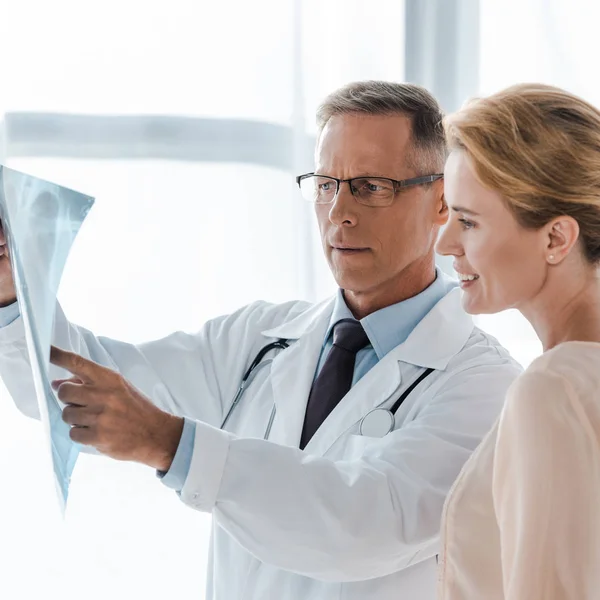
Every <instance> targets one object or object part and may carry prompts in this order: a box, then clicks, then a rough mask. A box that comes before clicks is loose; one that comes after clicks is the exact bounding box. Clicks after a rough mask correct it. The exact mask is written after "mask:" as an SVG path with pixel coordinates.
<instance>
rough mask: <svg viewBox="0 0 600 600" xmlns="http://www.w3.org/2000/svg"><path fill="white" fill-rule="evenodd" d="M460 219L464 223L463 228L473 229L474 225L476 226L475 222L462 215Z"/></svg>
mask: <svg viewBox="0 0 600 600" xmlns="http://www.w3.org/2000/svg"><path fill="white" fill-rule="evenodd" d="M458 220H459V221H460V222H461V223H462V226H463V229H473V227H475V223H473V221H469V220H468V219H465V218H464V217H461V218H460V219H458Z"/></svg>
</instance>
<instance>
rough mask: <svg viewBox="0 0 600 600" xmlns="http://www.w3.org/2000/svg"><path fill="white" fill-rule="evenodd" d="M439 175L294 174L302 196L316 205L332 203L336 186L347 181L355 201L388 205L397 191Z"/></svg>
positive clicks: (429, 181) (428, 180) (335, 194)
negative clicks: (392, 176)
mask: <svg viewBox="0 0 600 600" xmlns="http://www.w3.org/2000/svg"><path fill="white" fill-rule="evenodd" d="M443 177H444V175H443V174H442V173H437V174H435V175H423V176H422V177H412V178H411V179H402V180H400V181H398V180H397V179H390V178H388V177H353V178H352V179H338V178H337V177H328V176H327V175H317V174H315V173H306V174H305V175H298V177H296V183H297V184H298V187H299V188H300V192H301V193H302V197H303V198H304V199H305V200H308V201H309V202H315V203H316V204H330V203H331V202H333V200H334V198H335V197H336V196H337V195H338V193H339V191H340V185H341V184H342V183H347V184H348V185H349V186H350V191H351V192H352V195H353V196H354V197H355V198H356V200H357V202H360V203H361V204H364V205H365V206H374V207H382V206H390V205H391V204H392V202H393V201H394V198H395V196H396V194H397V193H398V192H399V191H400V190H403V189H405V188H408V187H412V186H415V185H424V184H427V183H433V182H434V181H437V180H438V179H442V178H443Z"/></svg>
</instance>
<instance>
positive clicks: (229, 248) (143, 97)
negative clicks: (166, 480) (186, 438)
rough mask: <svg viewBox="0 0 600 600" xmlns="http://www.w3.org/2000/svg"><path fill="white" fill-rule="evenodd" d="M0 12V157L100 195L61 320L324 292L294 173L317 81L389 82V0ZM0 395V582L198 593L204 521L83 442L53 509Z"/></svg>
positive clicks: (127, 320)
mask: <svg viewBox="0 0 600 600" xmlns="http://www.w3.org/2000/svg"><path fill="white" fill-rule="evenodd" d="M0 9H1V12H0V14H1V15H2V18H1V20H0V66H1V68H2V70H1V74H2V79H1V81H2V86H1V89H0V117H1V116H2V115H3V116H4V118H3V127H2V135H1V136H0V139H1V140H2V145H1V146H0V154H2V155H3V160H4V162H5V163H6V164H8V165H9V166H12V167H14V168H17V169H21V170H24V171H26V172H29V173H31V174H33V175H37V176H40V177H45V178H48V179H50V180H53V181H56V182H58V183H61V184H63V185H67V186H70V187H73V188H75V189H77V190H81V191H83V192H86V193H89V194H91V195H93V196H95V197H96V199H97V204H96V206H95V208H94V210H93V211H92V213H91V215H90V217H89V221H88V222H87V223H86V224H85V225H84V227H83V229H82V232H81V234H80V237H79V239H78V240H77V241H76V244H75V246H74V250H73V254H72V257H71V259H70V261H69V263H68V266H67V270H66V273H65V277H64V279H63V285H62V287H61V290H60V293H59V296H60V300H61V302H62V303H63V305H64V307H65V309H66V311H67V313H68V314H69V316H70V318H71V319H72V320H74V321H75V322H77V323H79V324H82V325H84V326H86V327H88V328H90V329H92V330H93V331H95V332H97V333H99V334H103V335H108V336H112V337H117V338H120V339H126V340H130V341H141V340H145V339H149V338H155V337H157V336H162V335H164V334H166V333H168V332H170V331H172V330H175V329H183V330H190V331H191V330H195V329H197V328H199V327H200V326H201V325H202V323H203V322H204V321H205V320H206V319H207V318H210V317H212V316H216V315H218V314H222V313H225V312H228V311H230V310H232V309H234V308H236V307H239V306H241V305H242V304H244V303H247V302H250V301H252V300H255V299H258V298H264V299H268V300H272V301H274V302H278V301H283V300H288V299H293V298H308V299H317V298H320V297H323V296H325V295H326V294H329V293H330V292H331V291H332V290H333V289H334V285H333V282H332V280H331V278H330V276H329V273H328V271H327V268H326V266H325V262H324V260H323V259H322V258H321V256H320V248H319V245H318V240H317V236H316V235H315V233H316V229H315V223H314V221H313V217H312V213H311V210H310V207H309V206H307V205H305V204H303V203H302V200H301V199H300V198H299V196H298V195H297V194H296V191H295V183H294V180H293V176H294V175H295V174H299V173H301V172H305V171H309V170H310V168H311V166H312V165H311V163H312V156H311V152H312V149H311V145H312V141H313V137H314V134H315V127H314V112H315V108H316V106H317V103H318V101H319V100H320V99H321V98H322V97H323V96H324V95H325V94H326V93H328V92H329V91H331V90H333V89H334V88H336V87H338V86H339V85H341V84H343V83H345V82H347V81H350V80H357V79H366V78H381V79H391V80H402V78H403V74H404V55H403V50H404V3H403V2H402V1H400V0H398V1H396V0H394V1H390V0H370V1H369V2H363V1H362V0H328V1H326V2H322V1H321V0H304V1H301V0H255V1H254V2H245V1H243V0H220V1H219V2H202V1H200V0H170V1H169V2H166V3H165V2H148V0H103V1H102V2H81V1H77V0H54V1H53V2H46V1H43V0H19V1H18V2H15V1H14V0H0ZM194 132H197V135H196V133H194ZM0 400H1V401H0V473H1V474H2V485H1V488H0V489H1V492H2V493H1V494H0V597H2V598H11V599H15V600H21V599H31V598H61V599H62V600H75V599H80V598H82V597H85V598H86V599H87V600H101V599H102V600H105V599H106V598H113V599H114V600H121V599H126V598H127V599H130V598H144V599H146V600H152V599H159V598H160V599H161V600H162V599H163V598H166V597H169V598H201V597H203V590H204V581H205V563H206V549H207V542H208V531H209V518H208V517H206V516H205V515H201V514H198V513H194V512H193V511H191V510H190V509H188V508H185V507H184V506H183V505H181V504H180V503H179V501H178V499H177V498H176V496H175V494H174V493H172V492H169V491H168V490H166V489H164V488H163V487H162V486H161V484H160V483H159V482H157V481H156V480H155V478H154V474H153V472H151V471H150V470H148V469H146V468H142V467H139V466H136V465H130V464H122V463H116V462H112V461H108V460H105V459H102V458H95V457H84V458H83V459H82V460H81V462H80V464H79V466H78V467H77V469H76V471H75V474H74V479H73V486H72V496H71V500H70V507H69V510H68V513H67V518H66V521H65V522H64V523H63V522H61V520H60V519H59V518H58V516H57V510H56V506H55V504H54V502H53V497H52V494H53V489H52V485H51V481H50V477H49V473H47V472H46V471H45V470H44V469H42V466H43V465H45V463H44V461H42V460H41V458H42V456H43V452H44V451H45V449H44V447H43V442H42V439H41V430H40V428H39V427H38V426H37V424H36V423H32V422H29V421H28V420H27V419H25V418H24V417H23V416H21V415H20V414H19V413H18V412H17V411H16V409H15V408H14V407H13V405H12V402H11V401H10V399H9V398H8V394H7V392H6V390H5V389H4V388H2V389H0ZM198 401H202V399H201V398H199V399H198Z"/></svg>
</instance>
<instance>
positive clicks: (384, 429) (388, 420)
mask: <svg viewBox="0 0 600 600" xmlns="http://www.w3.org/2000/svg"><path fill="white" fill-rule="evenodd" d="M288 347H289V344H288V341H287V340H284V339H280V340H277V341H276V342H271V343H270V344H267V345H266V346H264V348H262V349H261V350H260V352H259V353H258V354H257V355H256V358H255V359H254V360H253V361H252V363H251V364H250V366H249V367H248V369H247V370H246V372H245V373H244V375H243V377H242V381H241V382H240V387H239V388H238V390H237V392H236V394H235V396H234V398H233V401H232V402H231V406H230V407H229V410H228V411H227V414H226V415H225V418H224V419H223V422H222V423H221V429H223V428H224V427H225V425H226V424H227V421H229V418H230V417H231V415H232V413H233V411H234V410H235V409H236V407H237V406H238V405H239V403H240V401H241V399H242V396H243V395H244V391H245V390H246V388H247V387H248V386H249V385H250V383H252V379H253V375H256V373H257V372H258V371H259V370H260V369H262V368H263V367H266V366H267V365H269V364H270V363H272V362H273V359H268V360H263V359H264V358H265V356H266V355H267V354H268V353H269V352H271V350H285V349H286V348H288ZM434 371H435V369H431V368H429V369H425V371H423V373H421V374H420V375H419V377H417V379H415V381H413V382H412V383H411V385H409V386H408V388H407V389H406V390H404V392H403V393H402V395H401V396H400V398H398V400H396V402H394V404H393V406H391V407H390V408H381V407H379V408H374V409H373V410H371V411H369V412H368V413H367V414H366V415H365V416H364V417H363V418H362V419H361V420H360V423H359V426H358V431H359V433H360V435H362V436H366V437H373V438H382V437H385V436H386V435H387V434H388V433H391V432H392V431H393V430H394V429H395V427H396V413H397V412H398V409H399V408H400V406H401V405H402V403H403V402H404V401H405V400H406V399H407V398H408V397H409V396H410V394H412V392H413V391H414V390H415V388H416V387H417V386H418V385H419V384H420V383H421V382H422V381H423V380H424V379H425V378H427V377H429V375H431V374H432V373H433V372H434ZM275 413H276V407H275V405H273V409H272V410H271V415H270V417H269V422H268V424H267V428H266V430H265V434H264V439H265V440H266V439H269V434H270V433H271V428H272V426H273V421H274V419H275Z"/></svg>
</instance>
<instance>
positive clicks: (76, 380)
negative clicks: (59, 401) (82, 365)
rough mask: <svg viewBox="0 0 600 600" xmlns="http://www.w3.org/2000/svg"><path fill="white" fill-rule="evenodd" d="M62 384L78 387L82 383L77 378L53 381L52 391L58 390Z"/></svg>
mask: <svg viewBox="0 0 600 600" xmlns="http://www.w3.org/2000/svg"><path fill="white" fill-rule="evenodd" d="M63 383H78V384H79V385H81V384H82V383H83V381H81V379H79V377H69V379H55V380H54V381H53V382H52V389H53V390H55V391H56V390H58V388H59V387H60V386H61V385H62V384H63Z"/></svg>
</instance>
